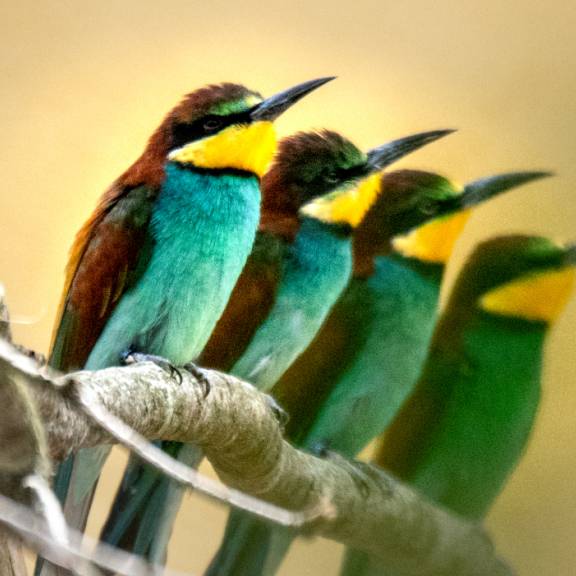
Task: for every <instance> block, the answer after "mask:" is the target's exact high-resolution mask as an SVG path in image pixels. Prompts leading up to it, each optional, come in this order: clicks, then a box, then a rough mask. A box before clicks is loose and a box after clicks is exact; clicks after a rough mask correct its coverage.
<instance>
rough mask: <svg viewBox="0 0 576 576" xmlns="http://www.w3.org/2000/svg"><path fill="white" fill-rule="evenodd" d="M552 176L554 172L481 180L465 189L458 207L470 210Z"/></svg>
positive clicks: (517, 173) (500, 176) (516, 173)
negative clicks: (513, 190)
mask: <svg viewBox="0 0 576 576" xmlns="http://www.w3.org/2000/svg"><path fill="white" fill-rule="evenodd" d="M550 176H554V174H553V172H509V173H507V174H499V175H497V176H489V177H488V178H481V179H480V180H476V181H474V182H471V183H470V184H468V185H467V186H466V187H465V188H464V191H463V193H462V194H461V195H460V197H459V198H458V206H459V207H461V208H470V207H472V206H476V205H477V204H481V203H482V202H485V201H486V200H489V199H490V198H494V196H498V195H499V194H502V193H503V192H506V191H507V190H511V189H512V188H517V187H518V186H522V185H523V184H528V183H529V182H533V181H535V180H540V179H541V178H548V177H550Z"/></svg>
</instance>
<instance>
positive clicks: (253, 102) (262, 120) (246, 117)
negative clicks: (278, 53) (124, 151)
mask: <svg viewBox="0 0 576 576" xmlns="http://www.w3.org/2000/svg"><path fill="white" fill-rule="evenodd" d="M330 80H332V78H320V79H317V80H311V81H309V82H304V83H302V84H298V85H297V86H294V87H292V88H289V89H288V90H284V91H283V92H280V93H278V94H276V95H274V96H271V97H270V98H267V99H265V100H264V99H263V98H262V96H261V95H260V94H259V93H258V92H254V91H252V90H249V89H248V88H246V87H244V86H242V85H240V84H231V83H223V84H215V85H210V86H205V87H203V88H200V89H198V90H195V91H194V92H191V93H190V94H188V95H187V96H185V97H184V98H183V99H182V101H181V102H180V103H179V104H178V105H177V106H176V107H175V108H173V109H172V110H171V111H170V112H169V113H168V114H167V115H166V117H165V118H164V120H163V122H162V123H161V124H160V126H159V127H158V129H157V130H156V131H155V132H154V134H153V135H152V137H151V138H150V140H149V142H148V146H147V147H146V150H145V151H144V153H143V155H142V156H141V158H140V159H139V160H138V161H137V162H136V163H135V164H134V166H132V167H131V169H130V170H128V172H127V173H126V174H125V175H124V177H123V179H122V180H123V182H124V183H125V184H127V185H136V184H140V183H142V182H150V183H153V184H159V183H160V182H161V180H162V177H163V173H164V164H165V162H166V159H167V158H168V160H169V161H171V162H175V163H178V164H181V165H183V166H191V167H196V168H198V169H204V170H234V171H236V170H237V171H242V172H249V173H252V174H256V175H257V176H262V174H264V172H265V171H266V169H267V167H268V164H269V162H270V160H271V159H272V156H273V154H274V151H275V149H276V135H275V132H274V126H273V123H274V120H276V118H278V117H279V116H280V115H281V114H282V113H283V112H285V111H286V110H288V108H290V107H291V106H292V105H293V104H295V103H296V102H298V101H299V100H300V99H302V98H303V97H304V96H306V95H307V94H309V93H310V92H312V91H314V90H315V89H316V88H319V87H320V86H322V85H323V84H326V83H327V82H329V81H330Z"/></svg>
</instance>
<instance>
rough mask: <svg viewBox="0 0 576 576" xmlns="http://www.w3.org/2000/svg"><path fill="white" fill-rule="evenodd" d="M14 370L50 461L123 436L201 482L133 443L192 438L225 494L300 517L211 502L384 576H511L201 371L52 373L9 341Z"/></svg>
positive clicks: (402, 498) (387, 484)
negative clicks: (318, 540)
mask: <svg viewBox="0 0 576 576" xmlns="http://www.w3.org/2000/svg"><path fill="white" fill-rule="evenodd" d="M16 365H19V366H20V368H16V367H15V366H16ZM10 370H12V371H17V372H18V374H19V375H20V376H21V377H23V378H26V379H27V382H28V383H29V385H30V390H31V395H32V397H33V398H34V399H35V400H36V402H37V405H38V407H39V412H40V414H41V417H42V419H43V421H44V423H45V429H46V433H47V438H48V444H49V447H50V452H51V454H52V456H53V458H55V459H62V458H64V457H65V456H66V455H67V454H69V453H70V452H71V451H75V450H77V449H79V448H81V447H87V446H93V445H96V444H99V443H103V442H106V443H108V442H114V441H117V440H120V441H121V442H122V443H124V444H126V445H128V446H129V447H131V448H132V449H136V451H137V452H139V453H140V454H141V455H143V456H145V457H146V458H148V459H149V458H152V460H154V458H156V457H158V458H160V461H158V460H157V461H156V464H160V466H164V470H165V471H167V472H169V473H170V474H171V475H173V476H176V477H177V478H178V479H179V480H180V481H181V482H182V483H184V484H189V485H192V486H195V487H198V486H199V485H198V478H197V477H196V476H195V475H194V473H193V472H192V471H190V470H186V469H185V467H182V468H178V467H173V466H172V463H171V462H169V461H168V462H167V461H166V460H169V459H168V458H167V457H166V456H165V455H163V453H162V455H161V456H158V454H156V453H155V452H154V451H153V449H152V448H149V445H148V444H147V443H146V442H144V441H143V440H142V438H141V437H140V436H142V437H144V438H147V439H149V440H152V439H158V438H162V439H168V440H178V441H181V442H191V443H194V444H197V445H199V446H200V447H201V448H202V449H203V451H204V453H205V454H206V457H207V458H208V459H209V460H210V462H211V463H212V465H213V466H214V468H215V470H216V471H217V473H218V475H219V476H220V478H221V479H222V480H223V481H224V482H225V484H227V485H228V486H229V487H231V488H233V489H236V490H239V491H242V492H244V493H246V494H248V495H250V496H252V497H257V498H258V499H261V500H263V501H265V502H267V503H270V504H272V505H275V506H278V507H280V508H282V509H287V510H292V511H296V512H300V513H302V514H300V515H296V516H294V517H291V516H290V515H289V514H286V513H285V511H283V510H278V509H274V507H272V508H270V507H267V506H266V505H265V504H262V505H260V508H258V502H257V501H256V500H254V499H253V498H252V499H250V498H249V497H244V500H242V495H241V494H240V496H239V493H238V492H234V491H233V490H232V491H231V490H228V489H226V488H225V487H222V488H221V489H220V490H221V492H220V493H219V494H214V493H213V494H212V496H214V497H217V498H221V499H223V500H227V501H229V502H231V503H233V504H235V505H240V506H241V507H244V508H248V509H251V510H252V511H254V512H255V513H258V514H262V515H263V516H265V517H268V518H270V519H275V520H278V521H279V522H280V523H283V524H293V525H302V524H304V529H305V530H306V532H307V533H309V534H312V533H313V534H317V535H322V536H325V537H327V538H331V539H334V540H337V541H339V542H342V543H344V544H346V545H348V546H352V547H354V548H357V549H360V550H364V551H367V552H369V553H372V554H375V555H377V556H379V557H381V558H383V559H384V560H385V561H386V563H387V564H388V565H389V566H390V568H391V570H396V571H398V572H401V573H405V574H413V575H417V574H422V575H424V574H426V575H440V574H450V575H452V576H459V575H462V576H463V575H466V576H472V575H474V576H476V575H478V576H479V575H489V574H490V575H505V574H510V573H511V572H510V569H509V568H508V567H507V566H506V565H505V564H504V563H503V562H502V561H501V560H500V559H498V558H497V556H496V555H495V553H494V550H493V547H492V545H491V543H490V541H489V539H488V538H487V536H486V535H485V533H484V531H483V530H482V528H481V527H480V526H477V525H474V524H470V523H467V522H464V521H463V520H461V519H459V518H457V517H455V516H453V515H451V514H449V513H448V512H446V511H444V510H443V509H440V508H438V507H436V506H433V505H432V504H430V503H428V502H426V501H425V500H423V499H422V498H421V497H419V496H418V495H417V494H416V493H415V492H413V491H412V490H410V489H409V488H407V487H406V486H404V485H402V484H401V483H399V482H397V481H396V480H394V479H393V478H392V477H390V476H389V475H387V474H385V473H384V472H383V471H381V470H378V469H376V468H374V467H372V466H369V465H366V464H359V463H352V462H348V461H346V460H344V459H342V458H339V457H337V456H335V455H334V456H329V457H328V458H322V459H321V458H317V457H315V456H312V455H310V454H306V453H304V452H301V451H299V450H296V449H295V448H293V447H292V446H291V445H290V444H288V443H287V442H286V441H285V440H284V439H283V436H282V428H281V425H280V423H279V420H280V419H279V414H278V411H277V408H276V407H275V405H274V404H273V402H272V401H271V400H270V398H269V397H268V396H266V395H264V394H262V393H260V392H258V391H257V390H256V389H255V388H254V387H252V386H251V385H249V384H246V383H244V382H241V381H239V380H238V379H236V378H234V377H232V376H228V375H224V374H220V373H218V372H214V371H205V372H204V376H205V378H206V379H207V381H208V382H209V384H210V391H209V393H208V394H207V395H205V388H204V383H202V382H199V381H197V380H196V379H195V377H194V376H193V375H191V374H189V373H188V372H185V371H184V372H181V374H180V377H175V376H174V375H172V374H170V373H169V372H167V371H165V370H163V369H161V368H159V367H158V366H156V365H154V364H151V363H142V364H137V365H133V366H130V367H125V368H111V369H107V370H101V371H98V372H77V373H75V374H72V375H70V376H66V377H53V376H50V375H48V374H45V373H44V374H43V373H42V371H39V370H38V369H37V367H36V366H34V362H33V360H31V359H30V358H25V357H23V356H21V355H20V353H19V352H18V351H17V350H15V349H14V348H11V347H8V346H7V345H5V344H4V345H2V346H0V375H1V374H2V373H6V372H7V371H8V372H9V371H10ZM87 414H89V416H88V415H87ZM95 422H99V423H100V424H101V425H102V426H105V427H106V428H108V432H107V431H105V430H104V429H103V428H102V426H100V425H98V424H97V423H95ZM130 429H133V430H134V431H135V432H132V431H131V430H130ZM111 433H112V435H111ZM139 435H140V436H139ZM1 437H2V430H1V429H0V438H1ZM114 437H115V438H114ZM156 452H157V451H156ZM162 458H165V460H162ZM200 488H202V486H200ZM208 492H210V491H209V490H208ZM238 498H240V500H238ZM246 498H247V499H246ZM282 514H284V516H282ZM306 519H308V521H306Z"/></svg>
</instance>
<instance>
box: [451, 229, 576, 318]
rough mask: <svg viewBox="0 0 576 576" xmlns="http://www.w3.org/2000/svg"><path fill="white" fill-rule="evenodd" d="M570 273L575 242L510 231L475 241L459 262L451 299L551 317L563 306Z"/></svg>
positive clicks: (575, 262) (494, 310)
mask: <svg viewBox="0 0 576 576" xmlns="http://www.w3.org/2000/svg"><path fill="white" fill-rule="evenodd" d="M575 278H576V245H572V246H562V245H561V244H558V243H556V242H553V241H552V240H550V239H548V238H544V237H541V236H525V235H510V236H501V237H497V238H492V239H490V240H487V241H485V242H483V243H482V244H480V245H479V246H478V247H477V248H476V249H475V251H474V252H473V253H472V255H471V256H470V258H469V259H468V261H467V262H466V264H465V266H464V267H463V269H462V271H461V273H460V276H459V279H458V281H457V283H456V286H455V289H454V292H453V295H452V297H451V305H458V307H459V308H464V307H466V306H467V307H474V308H476V309H480V310H482V311H483V312H485V313H488V314H491V315H496V316H504V317H511V318H516V319H521V320H525V321H529V322H540V323H541V322H544V323H551V322H553V321H554V320H556V318H557V317H558V316H559V314H560V313H561V312H562V310H563V309H564V307H565V305H566V303H567V301H568V299H569V297H570V295H571V293H572V290H573V287H574V281H575Z"/></svg>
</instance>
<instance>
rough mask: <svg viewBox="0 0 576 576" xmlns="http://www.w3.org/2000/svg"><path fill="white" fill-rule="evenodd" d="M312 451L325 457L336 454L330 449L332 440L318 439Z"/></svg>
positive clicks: (319, 456)
mask: <svg viewBox="0 0 576 576" xmlns="http://www.w3.org/2000/svg"><path fill="white" fill-rule="evenodd" d="M310 453H311V454H314V456H318V458H323V459H326V458H330V456H332V455H333V454H334V452H332V450H330V442H329V441H328V440H318V441H316V442H314V444H312V446H311V447H310Z"/></svg>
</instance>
